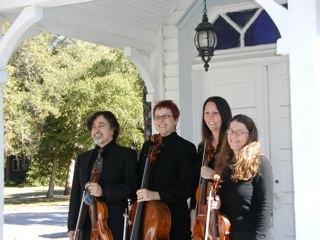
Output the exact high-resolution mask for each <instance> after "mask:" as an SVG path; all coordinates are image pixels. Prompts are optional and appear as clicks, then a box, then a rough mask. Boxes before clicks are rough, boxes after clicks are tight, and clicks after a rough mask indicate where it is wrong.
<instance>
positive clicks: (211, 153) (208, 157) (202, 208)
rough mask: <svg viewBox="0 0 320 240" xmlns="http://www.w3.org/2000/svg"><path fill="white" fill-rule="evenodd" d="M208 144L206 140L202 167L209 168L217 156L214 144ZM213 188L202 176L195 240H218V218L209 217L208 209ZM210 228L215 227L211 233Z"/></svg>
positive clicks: (198, 191)
mask: <svg viewBox="0 0 320 240" xmlns="http://www.w3.org/2000/svg"><path fill="white" fill-rule="evenodd" d="M207 142H208V141H207V139H206V140H205V142H204V150H203V155H202V164H201V166H208V165H209V162H211V161H213V160H214V157H215V154H216V150H215V149H214V147H213V146H212V144H207ZM212 187H213V186H212V181H208V180H207V179H204V178H202V177H201V176H200V178H199V185H198V188H197V191H196V209H195V212H196V213H195V214H196V215H195V224H194V226H193V231H192V238H193V240H207V239H213V240H216V239H218V238H217V234H216V232H217V231H216V227H218V228H220V225H218V226H217V225H216V223H215V220H216V217H215V216H214V213H213V214H210V216H208V211H209V210H210V209H209V208H208V204H207V196H209V193H210V190H211V189H212ZM210 213H211V212H210ZM219 223H220V222H219ZM221 224H222V223H221ZM209 226H213V227H211V231H209V230H210V229H209ZM226 232H229V230H226ZM206 233H207V234H208V236H206ZM227 236H228V234H227ZM219 240H227V238H220V239H219Z"/></svg>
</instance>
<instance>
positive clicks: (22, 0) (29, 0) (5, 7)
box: [0, 0, 93, 12]
mask: <svg viewBox="0 0 320 240" xmlns="http://www.w3.org/2000/svg"><path fill="white" fill-rule="evenodd" d="M91 1H93V0H1V1H0V12H6V11H12V10H16V9H19V8H24V7H27V6H38V7H44V8H49V7H58V6H65V5H70V4H78V3H83V2H91Z"/></svg>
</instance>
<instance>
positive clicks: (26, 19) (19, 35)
mask: <svg viewBox="0 0 320 240" xmlns="http://www.w3.org/2000/svg"><path fill="white" fill-rule="evenodd" d="M42 16H43V9H42V8H41V7H35V6H29V7H26V8H24V9H23V10H22V11H21V13H20V15H19V16H18V17H17V18H16V20H15V21H14V22H13V24H12V25H11V26H10V28H9V30H8V31H7V32H6V33H5V34H4V36H3V37H2V38H1V39H0V56H1V57H0V169H1V171H0V239H3V236H2V235H3V220H4V219H3V215H4V207H3V206H4V171H3V170H4V122H3V107H4V106H3V93H4V88H5V84H6V81H7V78H8V75H7V72H6V66H7V63H8V61H9V59H10V57H11V55H12V53H13V51H14V50H15V49H16V47H17V46H18V44H19V42H21V41H22V40H23V39H24V37H25V34H26V33H27V32H28V30H29V29H30V27H32V26H33V25H34V24H35V23H37V22H38V21H40V20H41V18H42Z"/></svg>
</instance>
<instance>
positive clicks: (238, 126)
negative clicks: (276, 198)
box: [215, 114, 273, 240]
mask: <svg viewBox="0 0 320 240" xmlns="http://www.w3.org/2000/svg"><path fill="white" fill-rule="evenodd" d="M227 134H228V136H227V138H226V139H225V141H224V143H223V145H222V148H221V151H220V152H219V154H218V156H217V162H216V167H215V170H216V172H217V173H218V174H219V175H220V176H221V178H222V181H223V182H222V184H221V189H220V199H221V208H220V211H221V212H222V213H223V214H225V215H226V216H227V217H228V219H229V220H230V222H231V240H267V239H270V228H271V225H272V224H271V220H272V212H273V175H272V170H271V164H270V162H269V161H268V160H267V159H266V157H265V156H263V155H262V153H261V148H260V144H259V142H258V132H257V128H256V126H255V124H254V122H253V120H252V119H251V118H249V117H248V116H246V115H241V114H239V115H236V116H234V117H233V118H232V119H231V121H230V124H229V129H228V131H227Z"/></svg>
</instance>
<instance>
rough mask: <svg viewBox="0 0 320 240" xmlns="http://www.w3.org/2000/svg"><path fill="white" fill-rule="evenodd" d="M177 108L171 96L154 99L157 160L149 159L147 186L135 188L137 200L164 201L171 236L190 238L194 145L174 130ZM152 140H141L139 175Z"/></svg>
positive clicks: (176, 239) (176, 238)
mask: <svg viewBox="0 0 320 240" xmlns="http://www.w3.org/2000/svg"><path fill="white" fill-rule="evenodd" d="M179 115H180V112H179V109H178V107H177V106H176V104H174V103H173V102H172V101H171V100H164V101H160V102H159V103H157V104H156V105H155V107H154V109H153V120H154V126H155V128H156V130H157V131H158V132H159V135H160V136H161V140H162V141H161V145H160V149H159V152H158V153H157V155H156V160H155V161H154V162H152V163H151V166H150V170H149V178H148V184H147V186H148V187H147V189H139V190H138V191H137V198H138V202H143V201H151V200H158V201H162V202H164V203H166V204H167V205H168V207H169V210H170V215H171V228H170V239H174V240H178V239H184V240H187V239H190V235H191V234H190V218H189V208H188V204H187V199H188V198H189V197H191V195H192V192H193V186H194V179H195V178H194V168H195V159H196V147H195V146H194V144H192V143H191V142H189V141H187V140H185V139H183V138H182V137H180V136H179V135H178V134H177V132H176V126H177V124H178V121H179ZM153 145H154V142H152V141H147V142H145V143H144V145H143V147H142V150H141V153H140V157H139V165H140V172H141V176H142V173H143V170H144V165H145V162H146V159H147V156H148V152H149V149H150V147H152V146H153Z"/></svg>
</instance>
